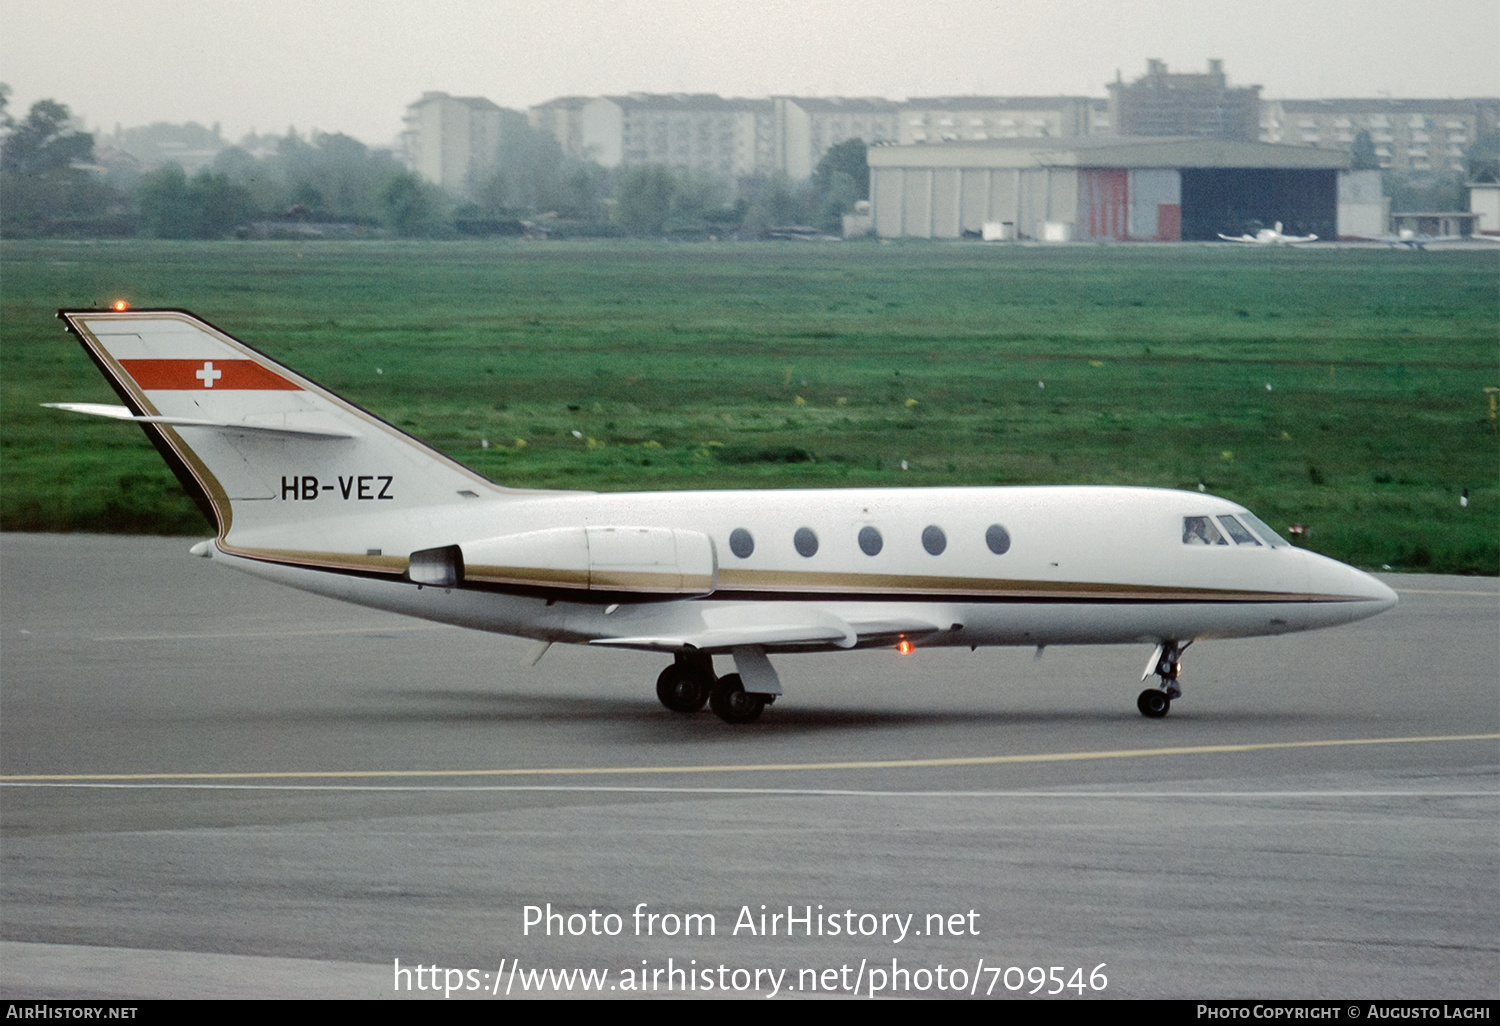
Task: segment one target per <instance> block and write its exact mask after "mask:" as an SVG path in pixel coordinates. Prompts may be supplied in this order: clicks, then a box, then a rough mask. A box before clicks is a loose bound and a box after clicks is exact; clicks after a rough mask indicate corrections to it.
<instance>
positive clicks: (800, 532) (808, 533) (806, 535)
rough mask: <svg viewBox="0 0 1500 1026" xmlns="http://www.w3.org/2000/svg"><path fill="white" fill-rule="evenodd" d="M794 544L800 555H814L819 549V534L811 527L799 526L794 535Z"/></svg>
mask: <svg viewBox="0 0 1500 1026" xmlns="http://www.w3.org/2000/svg"><path fill="white" fill-rule="evenodd" d="M792 546H793V547H794V548H795V549H796V550H797V555H799V556H812V555H814V554H816V553H817V551H818V536H817V535H816V534H815V533H813V529H812V528H811V527H799V528H797V533H796V534H794V535H792Z"/></svg>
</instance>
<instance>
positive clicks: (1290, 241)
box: [1219, 221, 1318, 246]
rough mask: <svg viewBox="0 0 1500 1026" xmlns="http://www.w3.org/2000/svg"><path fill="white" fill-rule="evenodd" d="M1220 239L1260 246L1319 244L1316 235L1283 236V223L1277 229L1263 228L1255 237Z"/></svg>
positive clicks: (1279, 223) (1222, 235)
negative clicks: (1302, 243) (1301, 243)
mask: <svg viewBox="0 0 1500 1026" xmlns="http://www.w3.org/2000/svg"><path fill="white" fill-rule="evenodd" d="M1219 238H1221V239H1223V240H1224V241H1225V242H1253V243H1255V244H1256V245H1259V246H1294V245H1296V244H1297V243H1299V242H1317V241H1318V237H1317V236H1316V235H1283V234H1281V222H1280V221H1277V222H1276V227H1275V228H1262V229H1261V230H1260V231H1258V232H1256V233H1255V234H1254V235H1225V234H1223V233H1222V232H1220V233H1219Z"/></svg>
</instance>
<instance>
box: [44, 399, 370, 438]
mask: <svg viewBox="0 0 1500 1026" xmlns="http://www.w3.org/2000/svg"><path fill="white" fill-rule="evenodd" d="M42 405H43V406H46V407H48V408H49V409H53V410H66V411H67V412H69V413H83V414H87V415H88V416H90V417H108V418H110V419H111V420H128V421H133V422H134V423H136V424H170V425H171V426H173V427H201V428H218V429H219V430H221V431H246V432H255V433H264V434H272V435H287V436H290V437H293V438H312V439H317V438H358V437H359V435H357V434H355V433H354V432H353V431H349V430H347V429H345V428H341V427H321V426H318V425H316V424H286V423H281V424H259V423H256V422H255V421H253V420H204V419H202V418H199V417H137V416H136V415H135V414H134V413H131V412H130V408H129V407H128V406H111V405H109V404H108V403H42Z"/></svg>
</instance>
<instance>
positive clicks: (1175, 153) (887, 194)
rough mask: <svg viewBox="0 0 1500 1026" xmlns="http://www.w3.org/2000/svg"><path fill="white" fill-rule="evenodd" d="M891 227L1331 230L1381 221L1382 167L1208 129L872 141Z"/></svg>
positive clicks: (1373, 226) (1356, 232)
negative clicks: (1173, 133) (1359, 167)
mask: <svg viewBox="0 0 1500 1026" xmlns="http://www.w3.org/2000/svg"><path fill="white" fill-rule="evenodd" d="M868 159H869V164H870V208H871V209H870V214H871V216H872V218H873V220H874V228H875V233H876V234H877V235H879V236H881V237H883V238H903V237H905V238H928V239H957V238H961V237H963V236H965V235H970V236H973V235H979V234H980V233H981V231H983V230H984V226H985V225H986V224H988V225H989V226H990V231H989V232H988V233H987V234H988V237H992V238H993V237H1001V238H1010V239H1023V240H1024V239H1037V240H1044V241H1055V242H1066V241H1070V240H1078V241H1106V240H1113V241H1120V242H1124V241H1157V242H1176V241H1196V240H1214V239H1217V238H1218V235H1219V233H1220V232H1222V233H1224V234H1226V235H1238V234H1241V233H1242V232H1245V231H1253V230H1254V229H1255V228H1259V227H1267V228H1269V227H1271V226H1272V225H1273V224H1274V223H1275V222H1277V221H1280V222H1282V224H1283V230H1284V231H1285V232H1286V233H1287V234H1291V235H1305V234H1309V233H1311V234H1314V235H1317V236H1318V237H1319V238H1323V239H1335V238H1338V237H1339V236H1340V235H1344V236H1375V235H1380V234H1383V233H1384V232H1385V224H1384V217H1385V210H1384V206H1383V201H1382V198H1381V189H1380V175H1379V172H1377V171H1350V170H1349V165H1350V160H1349V154H1348V153H1346V152H1343V151H1340V150H1319V149H1313V148H1309V147H1302V146H1276V145H1271V144H1268V143H1252V142H1239V141H1231V140H1221V139H1205V138H1197V137H1192V138H1178V137H1173V138H1148V137H1144V136H1142V137H1121V136H1113V137H1093V138H1089V137H1080V138H1061V139H1016V140H1003V141H991V142H985V143H949V144H944V145H940V146H923V145H916V146H872V147H870V150H869V157H868Z"/></svg>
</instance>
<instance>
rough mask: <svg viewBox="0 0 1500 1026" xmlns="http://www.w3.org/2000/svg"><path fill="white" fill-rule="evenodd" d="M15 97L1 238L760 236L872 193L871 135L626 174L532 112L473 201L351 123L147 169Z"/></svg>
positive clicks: (834, 215) (508, 132)
mask: <svg viewBox="0 0 1500 1026" xmlns="http://www.w3.org/2000/svg"><path fill="white" fill-rule="evenodd" d="M8 99H9V89H8V88H6V87H5V86H3V85H0V131H3V133H4V138H3V140H0V236H4V237H8V238H16V237H38V236H53V237H57V236H61V237H85V238H86V237H111V236H113V237H127V236H136V237H141V238H160V239H216V238H226V237H233V236H236V235H238V236H242V237H243V236H247V235H248V236H255V235H257V234H261V235H264V234H267V233H269V234H272V235H275V234H292V235H295V234H297V233H298V232H299V231H307V232H310V231H311V230H312V229H311V228H310V226H312V225H322V226H327V225H329V224H338V225H340V226H342V227H343V228H345V229H350V230H352V231H351V233H352V234H356V235H357V234H361V233H371V234H381V235H387V234H388V235H395V236H400V237H427V238H445V237H456V236H460V235H490V234H507V233H517V234H518V233H520V232H523V231H528V232H530V231H536V232H542V233H545V234H559V235H567V234H580V235H635V236H646V237H660V236H664V235H666V236H680V237H706V236H713V235H719V234H731V233H733V234H738V235H740V236H746V235H750V236H756V235H762V234H764V233H765V232H766V231H767V230H769V229H772V228H774V227H776V226H787V225H807V226H811V227H813V228H815V229H816V230H820V231H826V232H830V233H835V234H836V233H838V231H839V230H840V221H841V218H842V215H843V214H845V213H847V212H849V211H850V210H852V209H853V208H854V204H855V202H856V201H858V200H860V199H863V198H865V196H866V195H867V194H868V190H869V169H868V167H867V166H866V164H865V144H864V143H863V142H861V141H860V140H857V139H856V140H850V141H849V142H845V143H841V144H839V145H838V146H835V147H833V149H831V150H830V151H829V152H828V153H827V154H825V156H824V158H823V160H822V162H820V163H819V165H818V168H817V170H816V172H815V173H814V175H813V177H812V179H811V180H810V181H807V182H793V181H790V180H789V179H787V178H785V177H784V176H779V175H773V176H762V177H757V178H750V179H741V180H739V181H731V180H727V179H723V178H720V177H718V176H715V175H711V174H709V173H707V172H703V171H694V170H689V169H682V168H669V167H665V166H663V165H654V164H648V165H638V166H632V167H628V168H624V169H621V170H619V171H611V170H607V169H605V168H603V167H601V166H599V165H598V164H595V163H592V162H588V161H580V160H575V159H572V158H569V157H567V156H565V155H564V154H563V152H562V149H561V147H560V146H559V145H558V144H557V141H556V140H555V139H553V138H552V137H551V136H550V135H549V134H547V133H544V132H538V131H536V130H535V129H533V128H531V126H530V125H529V124H528V123H527V122H526V119H525V118H524V117H522V116H521V115H518V114H517V115H514V116H513V117H511V118H508V119H507V120H506V121H505V123H504V124H503V126H502V133H501V144H500V147H499V155H498V160H497V161H496V163H495V165H494V166H493V168H492V169H491V170H490V171H489V172H488V173H486V174H485V175H484V176H483V177H482V178H481V179H480V180H478V181H477V182H475V183H473V187H472V189H471V194H470V196H468V197H465V198H457V197H452V196H449V195H447V194H446V193H444V192H443V191H442V190H441V189H439V188H438V187H437V186H435V185H433V184H431V183H429V182H427V181H425V180H424V179H422V178H421V177H420V176H419V175H417V174H416V173H415V172H413V171H411V170H409V169H408V168H407V167H406V166H405V165H404V164H403V163H402V162H401V161H400V160H398V159H397V158H396V157H395V156H394V155H393V154H391V153H390V152H389V151H387V150H383V149H372V148H370V147H368V146H366V145H364V144H363V143H361V142H359V141H358V140H357V139H353V138H351V137H350V136H347V135H343V134H340V133H316V134H314V135H312V136H310V137H308V138H303V137H302V136H300V135H299V134H298V133H297V132H296V131H294V130H288V132H287V134H286V135H285V136H282V137H279V138H275V139H266V138H265V137H258V138H252V137H247V139H246V140H244V141H243V144H242V145H239V146H228V147H223V148H220V149H218V151H217V153H215V155H214V156H213V158H212V160H211V161H210V162H209V163H207V164H205V165H204V166H202V167H201V168H200V169H199V170H197V171H196V172H195V173H192V174H189V173H188V172H186V171H184V170H183V168H182V167H181V166H180V165H179V164H177V163H173V162H171V161H170V160H168V161H161V162H158V163H156V164H155V165H154V166H144V167H143V166H141V164H140V163H139V162H137V161H135V160H133V159H130V158H128V157H124V158H121V156H120V155H119V154H114V155H112V156H113V158H114V159H111V160H110V161H108V162H107V163H106V162H101V160H100V155H99V154H98V153H96V148H95V140H94V137H93V135H92V134H90V133H88V132H81V131H78V130H77V129H76V128H75V127H74V125H73V118H72V114H71V112H70V111H69V109H68V107H67V106H66V105H65V104H62V103H58V102H57V101H55V100H41V101H39V102H37V103H35V104H33V105H32V107H31V109H30V111H28V113H27V114H26V116H25V117H24V118H20V119H17V118H14V117H12V116H11V114H10V111H9V108H8ZM153 127H155V128H161V129H171V128H174V127H176V128H179V129H188V128H191V129H196V130H197V134H198V135H201V136H205V137H207V138H209V139H210V140H213V141H216V140H217V127H216V128H215V130H214V132H213V133H209V132H208V130H206V129H202V128H201V126H153ZM132 131H133V132H137V133H141V132H144V131H146V130H132ZM188 134H189V135H192V134H193V133H188ZM127 135H128V133H127ZM252 149H253V151H254V152H252Z"/></svg>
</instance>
